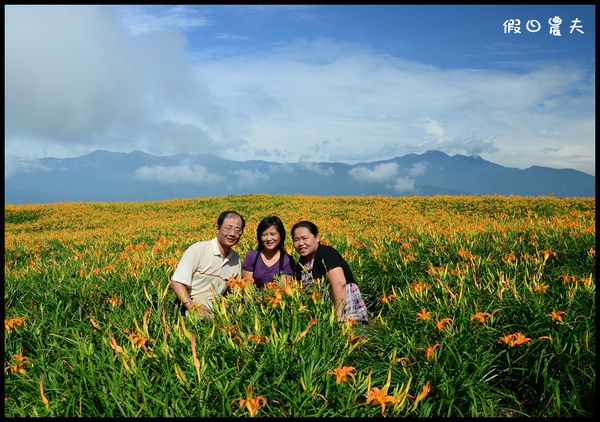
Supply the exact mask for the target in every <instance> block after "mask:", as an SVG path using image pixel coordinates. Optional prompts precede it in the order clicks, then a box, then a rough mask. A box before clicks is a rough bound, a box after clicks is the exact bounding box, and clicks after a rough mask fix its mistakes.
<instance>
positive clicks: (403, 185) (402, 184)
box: [392, 177, 415, 193]
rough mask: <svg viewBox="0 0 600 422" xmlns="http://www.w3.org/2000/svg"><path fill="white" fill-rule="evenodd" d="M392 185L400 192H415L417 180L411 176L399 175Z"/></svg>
mask: <svg viewBox="0 0 600 422" xmlns="http://www.w3.org/2000/svg"><path fill="white" fill-rule="evenodd" d="M392 186H393V188H394V190H396V192H398V193H407V192H414V190H415V181H414V179H411V178H409V177H399V178H397V179H396V180H395V181H394V183H393V185H392Z"/></svg>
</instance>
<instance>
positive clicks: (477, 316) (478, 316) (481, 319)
mask: <svg viewBox="0 0 600 422" xmlns="http://www.w3.org/2000/svg"><path fill="white" fill-rule="evenodd" d="M486 317H487V318H491V317H492V314H490V313H488V312H477V313H476V314H474V315H471V322H473V321H475V320H477V321H479V322H481V323H482V324H485V318H486Z"/></svg>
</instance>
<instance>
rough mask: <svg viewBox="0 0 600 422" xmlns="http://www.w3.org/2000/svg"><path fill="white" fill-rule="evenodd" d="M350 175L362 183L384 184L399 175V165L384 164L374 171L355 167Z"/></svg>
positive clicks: (350, 171)
mask: <svg viewBox="0 0 600 422" xmlns="http://www.w3.org/2000/svg"><path fill="white" fill-rule="evenodd" d="M348 174H350V176H352V177H353V178H355V179H356V180H359V181H361V182H367V183H383V182H386V181H388V180H390V179H392V178H394V177H395V176H396V175H397V174H398V164H397V163H383V164H378V165H376V166H375V167H374V168H373V169H369V168H367V167H355V168H353V169H351V170H349V171H348Z"/></svg>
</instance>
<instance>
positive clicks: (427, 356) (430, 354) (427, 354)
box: [417, 343, 440, 361]
mask: <svg viewBox="0 0 600 422" xmlns="http://www.w3.org/2000/svg"><path fill="white" fill-rule="evenodd" d="M439 345H440V343H436V344H434V345H433V346H429V347H428V348H427V349H423V348H422V347H419V348H418V349H417V350H425V360H427V361H429V360H430V359H431V358H432V357H433V355H434V353H435V349H437V348H438V347H439Z"/></svg>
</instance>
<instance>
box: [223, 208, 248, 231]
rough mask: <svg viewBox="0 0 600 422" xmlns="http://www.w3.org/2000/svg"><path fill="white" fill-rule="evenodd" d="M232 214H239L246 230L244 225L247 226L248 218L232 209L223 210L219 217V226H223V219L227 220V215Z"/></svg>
mask: <svg viewBox="0 0 600 422" xmlns="http://www.w3.org/2000/svg"><path fill="white" fill-rule="evenodd" d="M232 215H237V216H238V217H240V220H242V230H244V227H246V220H244V217H242V216H241V215H240V214H239V213H238V212H236V211H232V210H228V211H223V212H222V213H221V214H220V215H219V218H217V226H218V227H221V226H222V225H223V221H225V219H226V218H227V217H231V216H232Z"/></svg>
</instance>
